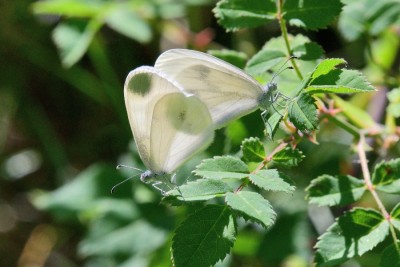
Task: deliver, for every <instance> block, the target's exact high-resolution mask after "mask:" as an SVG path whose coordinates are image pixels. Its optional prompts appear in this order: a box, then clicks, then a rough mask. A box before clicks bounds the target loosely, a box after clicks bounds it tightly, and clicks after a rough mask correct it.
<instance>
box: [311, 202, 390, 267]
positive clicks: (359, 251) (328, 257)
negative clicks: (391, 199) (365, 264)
mask: <svg viewBox="0 0 400 267" xmlns="http://www.w3.org/2000/svg"><path fill="white" fill-rule="evenodd" d="M388 234H389V224H388V222H387V220H385V218H384V217H383V216H382V215H381V214H380V213H379V212H377V211H375V210H372V209H360V208H358V209H353V210H351V211H349V212H347V213H345V214H344V215H342V216H340V217H339V218H338V219H337V221H336V222H335V223H334V224H333V225H332V226H331V227H329V229H328V230H327V232H326V233H324V234H323V235H322V236H320V237H319V240H318V242H317V244H316V246H315V248H316V249H317V253H316V256H315V262H316V264H317V266H336V265H338V264H340V263H343V262H346V261H347V260H349V259H350V258H352V257H355V256H361V255H363V254H364V253H365V252H367V251H369V250H371V249H373V248H374V247H375V246H376V245H378V244H379V243H381V242H382V241H383V240H384V239H385V237H386V236H387V235H388Z"/></svg>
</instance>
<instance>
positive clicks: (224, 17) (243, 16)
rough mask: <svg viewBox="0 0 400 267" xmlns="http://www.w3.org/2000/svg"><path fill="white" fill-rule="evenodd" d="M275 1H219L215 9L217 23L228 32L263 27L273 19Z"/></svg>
mask: <svg viewBox="0 0 400 267" xmlns="http://www.w3.org/2000/svg"><path fill="white" fill-rule="evenodd" d="M275 9H276V5H275V1H273V0H268V1H263V2H260V1H245V0H223V1H219V2H218V4H217V6H216V7H215V9H214V10H213V11H214V13H215V17H217V19H218V22H219V23H220V24H221V25H222V26H224V28H225V29H227V30H229V31H235V30H238V29H241V28H249V27H256V26H260V25H263V24H265V23H267V22H270V21H272V20H274V19H275V11H276V10H275Z"/></svg>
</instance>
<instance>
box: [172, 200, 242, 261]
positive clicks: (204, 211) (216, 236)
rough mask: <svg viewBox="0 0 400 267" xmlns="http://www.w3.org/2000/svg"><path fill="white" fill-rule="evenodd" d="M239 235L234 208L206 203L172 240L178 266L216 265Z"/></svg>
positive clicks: (174, 256)
mask: <svg viewBox="0 0 400 267" xmlns="http://www.w3.org/2000/svg"><path fill="white" fill-rule="evenodd" d="M235 237H236V225H235V221H234V218H233V216H232V214H231V211H230V210H229V209H228V208H227V207H225V206H218V205H208V206H205V207H204V208H201V209H199V210H197V211H196V212H194V213H192V214H191V215H190V216H189V217H188V218H187V219H186V220H184V221H183V222H182V223H181V225H180V226H179V227H178V228H177V229H176V231H175V236H174V237H173V240H172V256H173V261H174V266H176V267H205V266H212V265H214V264H215V263H216V262H217V261H218V260H220V259H223V258H224V257H225V255H226V254H227V253H229V250H230V248H231V247H232V246H233V243H234V241H235Z"/></svg>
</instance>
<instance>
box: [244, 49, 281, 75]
mask: <svg viewBox="0 0 400 267" xmlns="http://www.w3.org/2000/svg"><path fill="white" fill-rule="evenodd" d="M285 56H286V55H285V53H284V52H282V51H277V50H268V49H264V48H263V49H261V50H260V51H259V52H258V53H257V54H255V55H254V56H253V57H252V58H251V59H250V60H249V61H248V62H247V64H246V72H248V73H249V74H250V75H253V76H255V75H259V74H262V73H264V72H266V71H268V70H270V69H272V68H273V67H275V66H276V65H278V64H279V63H280V62H282V61H283V59H284V58H285Z"/></svg>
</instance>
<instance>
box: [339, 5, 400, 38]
mask: <svg viewBox="0 0 400 267" xmlns="http://www.w3.org/2000/svg"><path fill="white" fill-rule="evenodd" d="M399 17H400V3H399V2H398V1H393V0H381V1H375V0H359V1H351V2H349V3H348V4H346V6H345V7H344V8H343V12H342V13H341V15H340V18H339V23H338V26H339V30H340V31H341V33H342V34H343V36H344V37H345V38H346V39H347V40H349V41H354V40H356V39H358V38H360V37H362V36H363V35H371V36H376V35H378V34H380V33H381V32H382V31H384V30H386V29H388V28H389V27H390V26H391V25H393V24H396V23H398V21H399Z"/></svg>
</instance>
